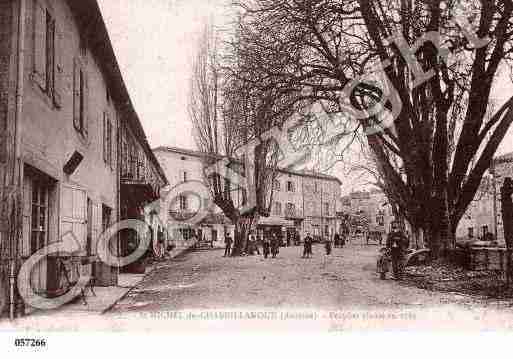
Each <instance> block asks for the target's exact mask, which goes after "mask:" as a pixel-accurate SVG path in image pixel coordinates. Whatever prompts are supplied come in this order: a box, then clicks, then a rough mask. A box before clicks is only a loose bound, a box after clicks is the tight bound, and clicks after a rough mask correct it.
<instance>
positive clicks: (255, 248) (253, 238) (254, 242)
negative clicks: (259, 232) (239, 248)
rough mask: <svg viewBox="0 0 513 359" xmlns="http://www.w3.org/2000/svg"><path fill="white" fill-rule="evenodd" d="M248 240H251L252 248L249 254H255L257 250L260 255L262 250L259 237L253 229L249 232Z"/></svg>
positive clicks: (250, 245) (250, 246)
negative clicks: (259, 247) (259, 245)
mask: <svg viewBox="0 0 513 359" xmlns="http://www.w3.org/2000/svg"><path fill="white" fill-rule="evenodd" d="M248 242H249V248H250V249H249V255H253V254H255V251H256V252H257V254H258V255H260V250H259V249H258V243H257V239H256V236H255V234H254V233H253V231H251V232H250V233H249V238H248Z"/></svg>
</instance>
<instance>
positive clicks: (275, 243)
mask: <svg viewBox="0 0 513 359" xmlns="http://www.w3.org/2000/svg"><path fill="white" fill-rule="evenodd" d="M279 248H280V240H279V239H278V237H277V236H276V234H275V233H273V235H272V237H271V254H272V256H273V258H276V255H277V254H278V250H279Z"/></svg>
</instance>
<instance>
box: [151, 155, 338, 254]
mask: <svg viewBox="0 0 513 359" xmlns="http://www.w3.org/2000/svg"><path fill="white" fill-rule="evenodd" d="M154 153H155V156H156V157H157V159H158V160H159V162H160V163H161V165H162V167H163V169H164V172H165V174H166V176H167V178H168V179H169V182H170V187H174V186H177V185H180V184H184V183H191V184H193V185H192V187H191V188H192V189H194V188H195V187H194V186H195V185H196V186H198V187H199V186H201V183H203V182H204V174H203V166H204V163H205V161H204V159H205V157H206V156H207V154H205V153H202V152H198V151H192V150H188V149H183V148H176V147H158V148H156V149H154ZM273 187H274V188H273V190H274V191H273V202H272V204H271V212H270V215H269V217H261V218H260V219H259V222H258V223H257V231H258V232H259V234H263V232H264V231H266V232H269V231H270V232H274V233H276V234H277V235H278V236H279V237H281V238H283V239H284V241H285V240H287V239H288V240H289V241H292V240H293V238H294V237H295V236H296V235H299V236H300V237H301V238H303V237H304V236H305V234H306V232H310V233H311V234H312V235H314V236H318V237H321V236H324V237H327V236H333V234H334V233H335V232H337V231H340V226H341V218H340V217H339V216H338V215H337V213H338V212H339V211H340V208H339V204H340V191H341V182H340V180H339V179H338V178H336V177H333V176H329V175H325V174H320V173H314V172H307V171H289V170H283V169H280V170H278V177H277V179H276V180H275V181H274V184H273ZM191 192H196V193H190V194H186V193H183V194H181V195H180V196H179V198H178V199H177V200H176V201H175V202H174V203H173V205H172V206H171V208H170V209H169V211H170V214H171V216H174V217H176V216H177V215H179V214H180V212H182V213H187V212H189V213H194V212H197V211H198V210H199V208H201V206H205V207H206V206H208V201H210V198H208V194H207V195H205V196H204V197H201V196H198V193H202V191H200V190H199V188H198V190H196V191H195V190H192V191H191ZM238 195H239V197H240V198H238V197H237V196H238ZM238 195H237V194H235V195H234V196H233V198H234V200H235V204H236V205H237V204H240V203H242V194H241V193H239V194H238ZM175 230H176V231H178V232H179V233H173V230H170V231H169V232H170V236H171V239H172V240H173V238H183V239H185V240H187V239H188V238H190V237H191V236H192V235H196V236H198V237H199V238H201V239H204V240H205V241H208V242H212V243H213V244H214V245H215V246H223V245H224V235H225V234H226V233H227V232H230V233H231V234H232V237H233V230H234V228H233V225H232V224H231V223H230V221H228V220H227V219H226V218H225V217H224V216H223V215H222V214H221V212H220V209H218V208H214V209H213V211H212V213H211V214H210V215H209V216H208V217H207V218H205V219H204V220H203V221H201V222H200V223H197V224H196V225H192V226H181V227H180V228H175Z"/></svg>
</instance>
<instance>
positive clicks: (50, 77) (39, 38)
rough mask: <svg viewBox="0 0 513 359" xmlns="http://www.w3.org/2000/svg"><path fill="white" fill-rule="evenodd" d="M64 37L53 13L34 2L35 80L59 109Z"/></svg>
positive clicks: (35, 0)
mask: <svg viewBox="0 0 513 359" xmlns="http://www.w3.org/2000/svg"><path fill="white" fill-rule="evenodd" d="M63 41H64V36H63V33H62V31H61V28H60V26H58V24H57V23H56V21H55V17H54V15H53V14H52V12H51V11H50V10H49V9H48V8H46V6H45V4H44V3H43V2H42V1H40V0H34V53H33V55H34V71H33V79H34V81H35V82H36V83H37V84H38V85H39V87H40V88H41V90H43V91H44V92H45V93H46V94H47V95H48V96H49V97H50V99H52V100H53V103H54V105H55V106H56V107H57V108H60V107H61V106H62V89H63V80H64V66H63V49H64V45H63Z"/></svg>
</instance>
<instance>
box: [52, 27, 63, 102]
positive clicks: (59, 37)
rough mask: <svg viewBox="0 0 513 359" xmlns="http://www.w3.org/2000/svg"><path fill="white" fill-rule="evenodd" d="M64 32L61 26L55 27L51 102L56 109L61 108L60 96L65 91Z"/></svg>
mask: <svg viewBox="0 0 513 359" xmlns="http://www.w3.org/2000/svg"><path fill="white" fill-rule="evenodd" d="M64 50H65V44H64V32H63V31H62V28H61V26H60V25H59V24H58V23H56V25H55V70H54V71H55V75H54V76H55V86H54V91H53V102H54V105H55V106H56V107H57V108H61V107H62V96H63V94H64V91H65V75H64Z"/></svg>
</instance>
